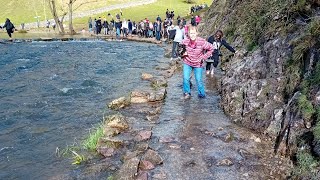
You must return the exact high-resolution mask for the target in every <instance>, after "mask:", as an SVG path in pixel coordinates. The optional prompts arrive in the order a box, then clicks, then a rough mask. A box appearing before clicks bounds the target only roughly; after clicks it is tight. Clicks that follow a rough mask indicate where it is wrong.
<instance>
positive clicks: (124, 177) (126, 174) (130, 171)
mask: <svg viewBox="0 0 320 180" xmlns="http://www.w3.org/2000/svg"><path fill="white" fill-rule="evenodd" d="M139 162H140V160H139V159H138V158H132V159H129V160H127V161H125V162H124V164H123V165H122V167H121V168H120V170H119V172H118V173H117V175H116V179H120V180H128V179H133V178H134V177H135V176H136V175H137V172H138V166H139Z"/></svg>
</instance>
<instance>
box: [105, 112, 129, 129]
mask: <svg viewBox="0 0 320 180" xmlns="http://www.w3.org/2000/svg"><path fill="white" fill-rule="evenodd" d="M106 123H107V124H106V125H107V127H110V128H116V129H118V130H120V131H124V130H126V129H128V128H129V125H128V123H127V121H126V119H125V117H124V116H123V115H121V114H115V115H111V116H108V117H107V120H106Z"/></svg>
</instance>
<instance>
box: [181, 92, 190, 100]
mask: <svg viewBox="0 0 320 180" xmlns="http://www.w3.org/2000/svg"><path fill="white" fill-rule="evenodd" d="M190 97H191V96H190V94H189V93H185V94H184V96H183V99H190Z"/></svg>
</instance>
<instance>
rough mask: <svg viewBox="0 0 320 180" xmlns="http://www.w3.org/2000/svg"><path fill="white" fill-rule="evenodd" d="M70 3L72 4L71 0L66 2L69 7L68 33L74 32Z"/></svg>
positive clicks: (72, 33)
mask: <svg viewBox="0 0 320 180" xmlns="http://www.w3.org/2000/svg"><path fill="white" fill-rule="evenodd" d="M72 5H73V1H70V2H69V3H68V8H69V34H70V35H74V34H76V32H75V31H74V29H73V24H72Z"/></svg>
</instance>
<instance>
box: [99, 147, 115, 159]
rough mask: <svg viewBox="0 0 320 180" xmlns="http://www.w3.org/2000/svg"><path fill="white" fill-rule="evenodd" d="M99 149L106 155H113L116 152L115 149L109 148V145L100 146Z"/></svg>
mask: <svg viewBox="0 0 320 180" xmlns="http://www.w3.org/2000/svg"><path fill="white" fill-rule="evenodd" d="M97 151H98V153H100V154H102V155H103V156H104V157H111V156H113V155H114V153H115V149H114V148H109V147H98V148H97Z"/></svg>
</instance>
